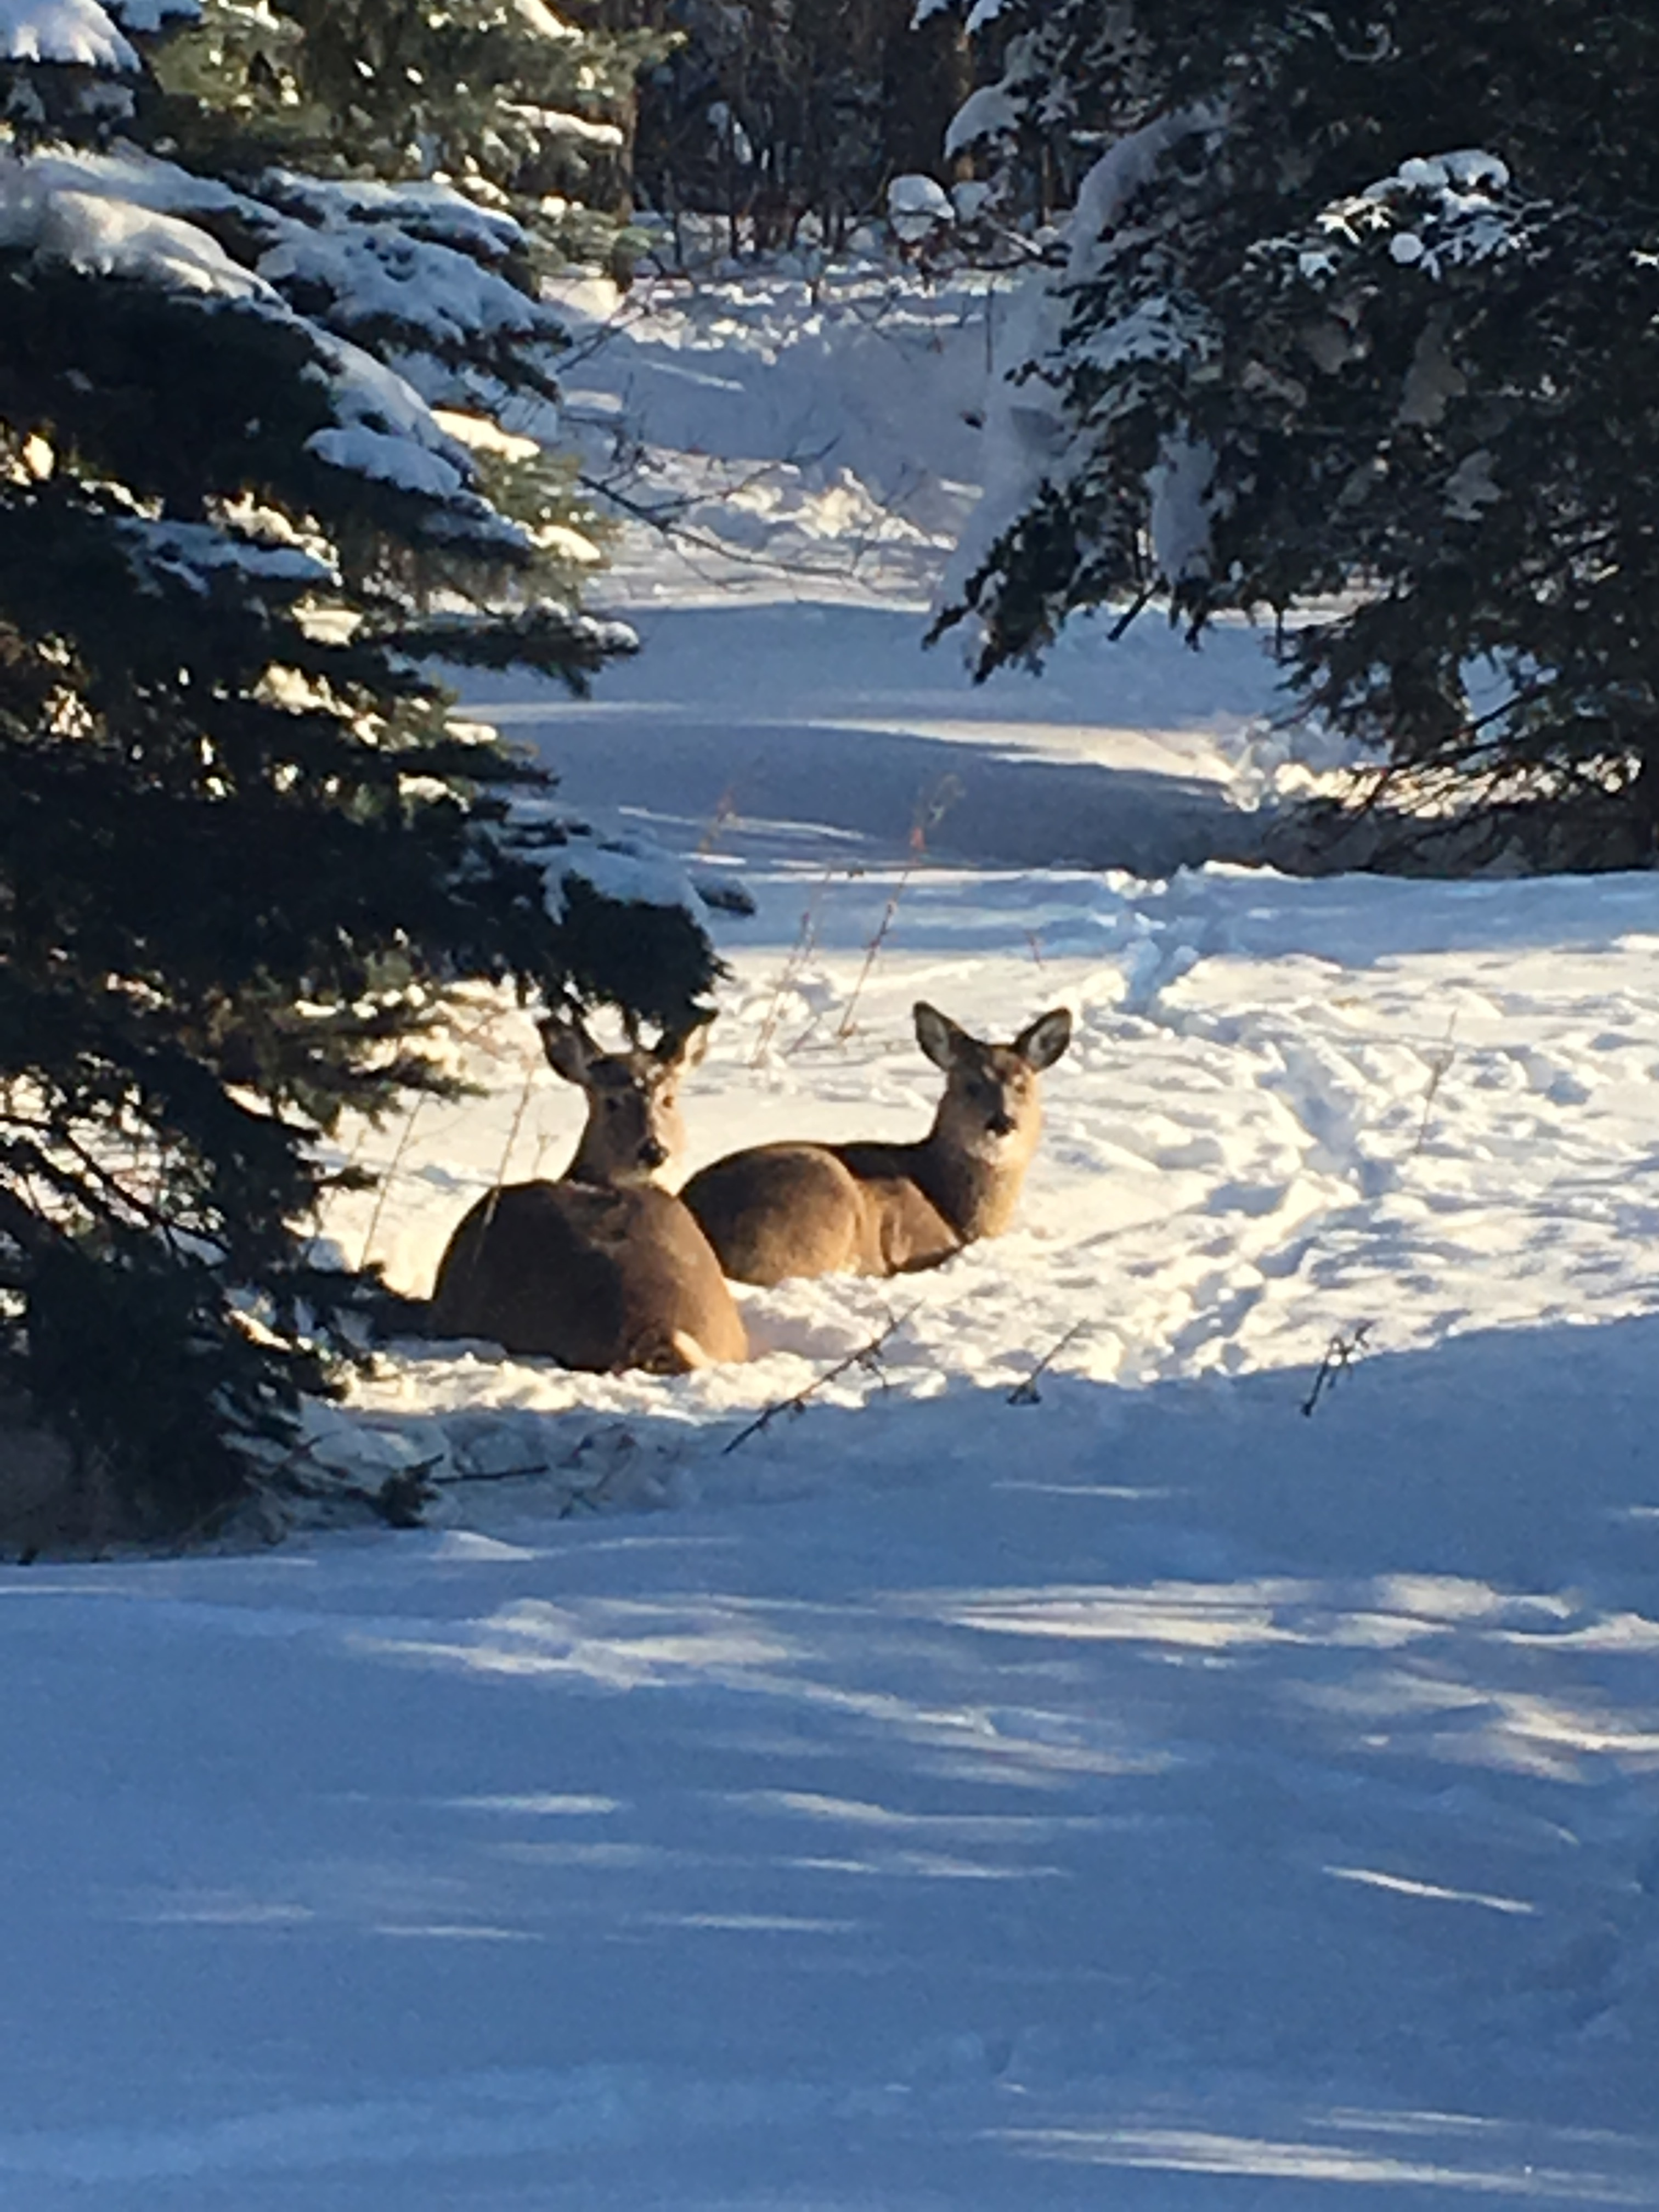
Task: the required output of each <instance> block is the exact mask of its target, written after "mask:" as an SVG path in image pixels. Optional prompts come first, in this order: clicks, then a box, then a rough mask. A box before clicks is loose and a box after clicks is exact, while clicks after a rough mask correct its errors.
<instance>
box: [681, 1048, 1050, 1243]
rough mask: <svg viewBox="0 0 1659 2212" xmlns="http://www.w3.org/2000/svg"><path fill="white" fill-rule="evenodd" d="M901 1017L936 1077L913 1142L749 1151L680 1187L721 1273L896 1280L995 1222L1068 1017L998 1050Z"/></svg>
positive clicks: (1007, 1210)
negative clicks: (931, 1110)
mask: <svg viewBox="0 0 1659 2212" xmlns="http://www.w3.org/2000/svg"><path fill="white" fill-rule="evenodd" d="M915 1024H916V1042H917V1043H918V1044H920V1045H921V1048H922V1050H923V1051H924V1052H925V1053H926V1054H927V1057H928V1059H929V1060H932V1061H933V1065H934V1066H936V1067H941V1068H943V1069H944V1071H945V1096H944V1097H943V1098H941V1099H940V1101H939V1111H938V1113H937V1114H936V1115H934V1117H933V1127H932V1128H931V1129H930V1130H929V1132H928V1133H927V1136H925V1137H924V1138H923V1139H921V1142H920V1143H919V1144H909V1145H884V1144H876V1143H860V1144H850V1145H812V1144H782V1145H759V1146H755V1147H754V1148H753V1149H752V1150H751V1151H749V1152H732V1153H729V1154H728V1155H727V1156H726V1158H725V1159H723V1160H716V1161H715V1162H714V1164H713V1165H712V1166H711V1167H706V1168H703V1169H702V1170H700V1172H699V1173H698V1174H696V1175H694V1176H692V1178H691V1180H690V1182H688V1183H687V1185H686V1186H685V1188H684V1191H683V1192H682V1193H681V1195H682V1197H683V1198H684V1200H685V1203H686V1205H687V1206H690V1209H691V1211H692V1212H693V1213H695V1214H696V1217H697V1219H698V1220H699V1221H700V1222H701V1223H702V1228H703V1231H704V1233H705V1235H706V1236H707V1237H708V1241H709V1243H711V1244H712V1245H713V1246H714V1249H715V1251H716V1252H717V1253H718V1254H719V1255H720V1265H721V1267H724V1268H725V1270H726V1273H727V1274H728V1275H731V1276H732V1277H734V1278H735V1279H736V1280H738V1282H740V1283H762V1284H772V1283H781V1282H782V1281H783V1280H784V1279H786V1278H787V1277H788V1276H790V1275H835V1274H859V1275H902V1274H908V1273H912V1272H913V1271H914V1270H915V1269H917V1268H921V1267H937V1266H938V1265H939V1262H940V1261H942V1260H948V1259H949V1258H950V1257H951V1254H952V1253H953V1252H959V1251H961V1249H962V1248H963V1245H964V1244H971V1243H974V1242H975V1239H976V1238H978V1237H1000V1235H1001V1234H1002V1232H1003V1231H1004V1230H1005V1229H1006V1227H1007V1226H1008V1224H1009V1222H1010V1221H1011V1220H1012V1218H1013V1212H1014V1207H1015V1205H1016V1204H1017V1202H1018V1198H1019V1192H1020V1185H1021V1184H1022V1183H1023V1182H1024V1180H1025V1170H1026V1169H1027V1168H1028V1167H1029V1166H1030V1162H1031V1155H1032V1154H1033V1153H1034V1152H1036V1143H1037V1135H1038V1132H1039V1130H1040V1129H1041V1127H1042V1102H1041V1100H1040V1098H1039V1096H1038V1092H1039V1089H1040V1085H1039V1084H1038V1080H1037V1079H1038V1077H1039V1076H1040V1075H1041V1074H1042V1070H1043V1069H1044V1068H1045V1067H1051V1066H1053V1065H1054V1061H1055V1060H1058V1059H1059V1058H1060V1054H1061V1053H1063V1052H1064V1051H1065V1049H1066V1046H1067V1045H1068V1044H1069V1043H1070V1042H1071V1040H1072V1017H1071V1016H1070V1014H1069V1013H1067V1012H1066V1010H1065V1008H1064V1007H1063V1006H1062V1007H1060V1008H1058V1009H1057V1010H1056V1011H1055V1012H1052V1013H1047V1014H1040V1015H1039V1016H1038V1017H1037V1018H1036V1021H1034V1022H1032V1023H1030V1024H1029V1026H1028V1027H1026V1028H1025V1029H1023V1030H1021V1031H1020V1033H1019V1035H1018V1036H1017V1037H1016V1038H1015V1039H1014V1041H1013V1042H1012V1044H985V1043H983V1042H981V1040H980V1039H979V1038H978V1037H974V1036H969V1034H968V1032H967V1030H963V1029H958V1028H957V1024H956V1023H954V1022H953V1021H950V1020H948V1019H947V1018H945V1015H943V1014H941V1013H940V1012H939V1011H938V1009H937V1008H936V1007H933V1006H927V1005H918V1006H917V1007H916V1009H915Z"/></svg>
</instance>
